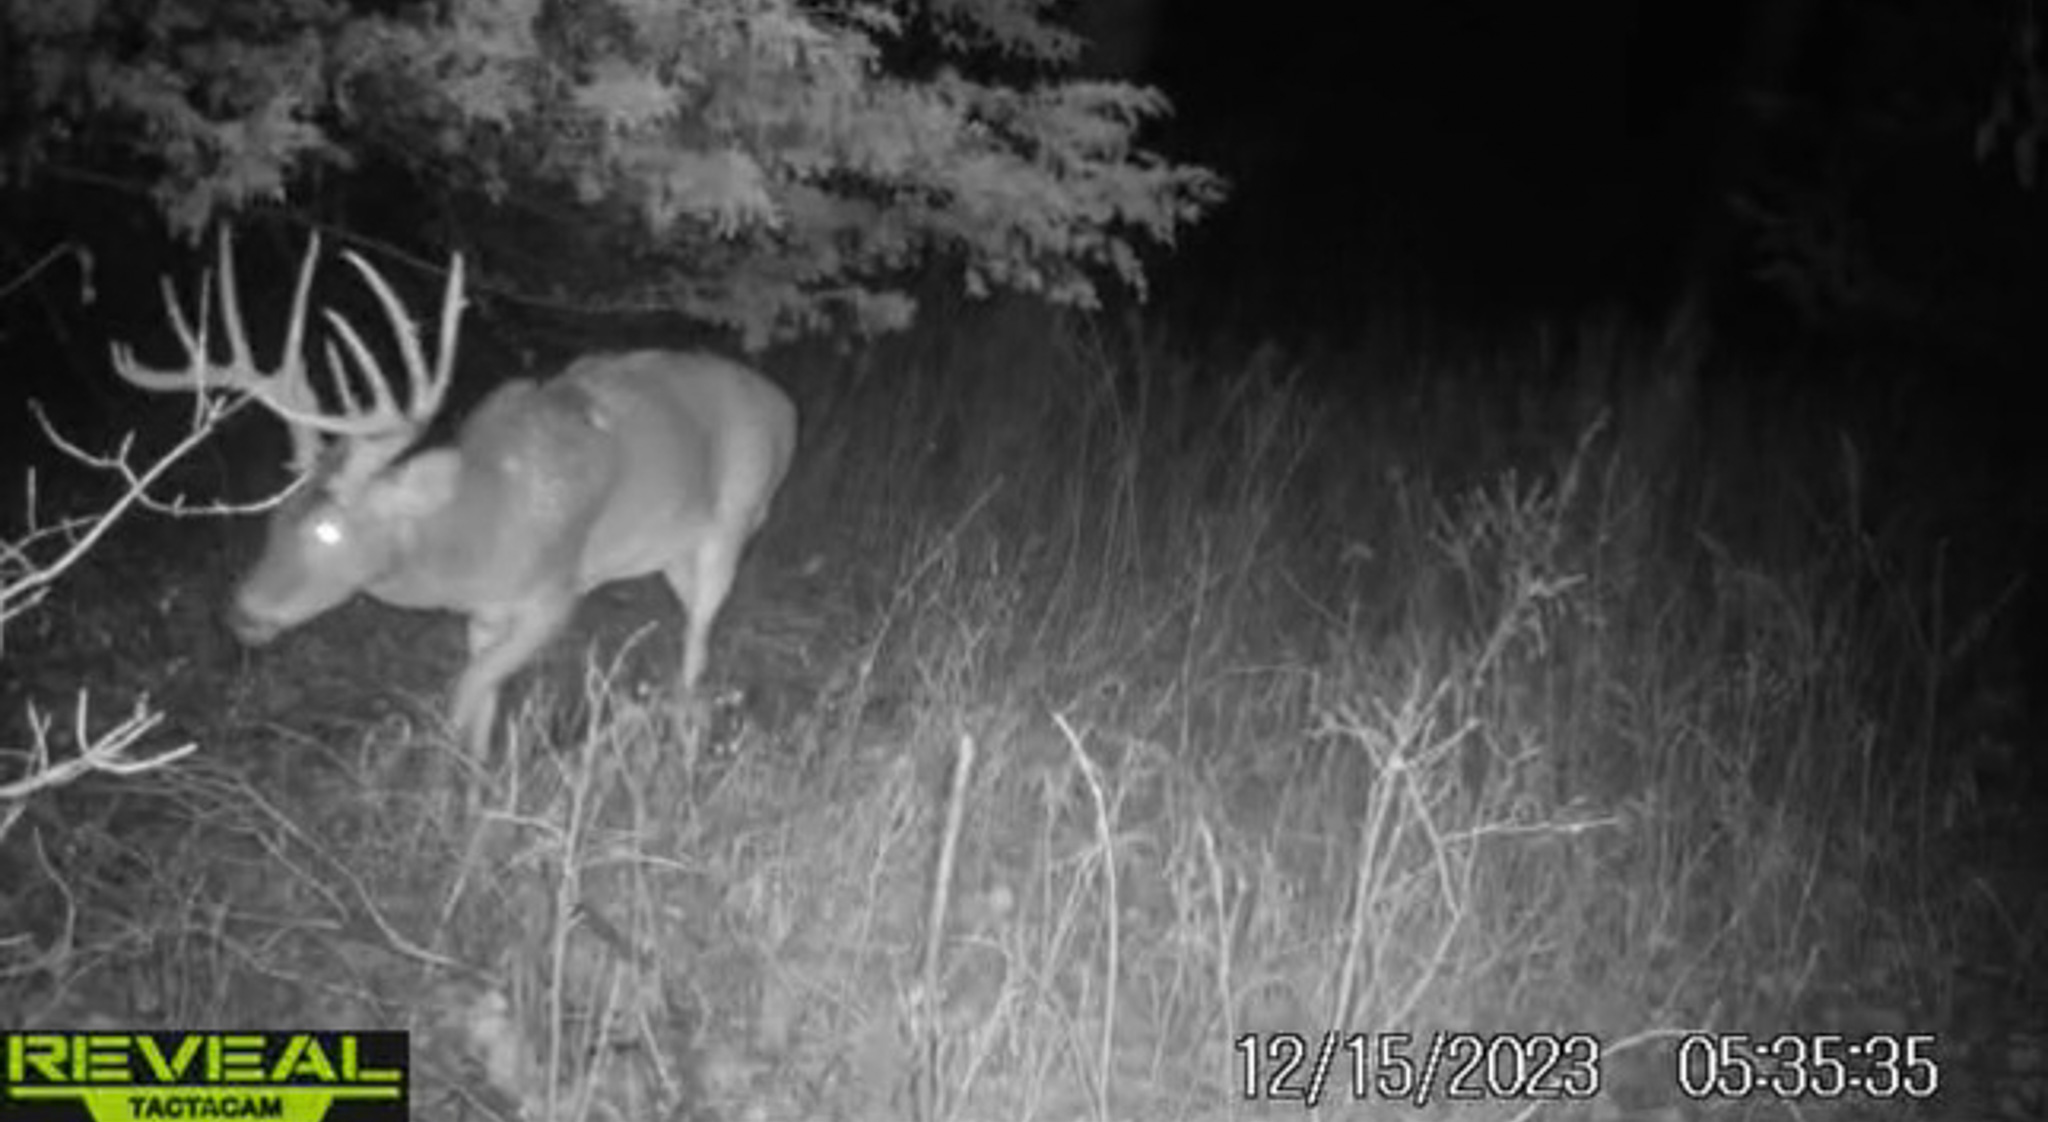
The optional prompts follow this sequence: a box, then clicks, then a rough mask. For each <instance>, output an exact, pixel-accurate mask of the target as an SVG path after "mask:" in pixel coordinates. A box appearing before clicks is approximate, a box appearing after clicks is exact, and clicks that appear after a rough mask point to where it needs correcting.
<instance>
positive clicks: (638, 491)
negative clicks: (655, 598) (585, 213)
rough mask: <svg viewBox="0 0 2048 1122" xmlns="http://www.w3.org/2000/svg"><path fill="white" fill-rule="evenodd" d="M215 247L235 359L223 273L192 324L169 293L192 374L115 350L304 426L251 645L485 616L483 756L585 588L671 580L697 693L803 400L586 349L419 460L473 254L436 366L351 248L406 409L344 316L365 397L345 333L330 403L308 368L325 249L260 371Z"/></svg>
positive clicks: (511, 388) (475, 738) (305, 267)
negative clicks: (344, 613)
mask: <svg viewBox="0 0 2048 1122" xmlns="http://www.w3.org/2000/svg"><path fill="white" fill-rule="evenodd" d="M219 245H220V260H219V266H218V274H219V277H220V280H221V293H222V294H221V319H222V321H223V323H224V324H225V326H226V328H227V335H228V338H227V345H228V354H229V360H228V362H227V364H226V365H220V364H217V363H216V362H215V361H214V358H213V352H212V348H211V346H210V345H209V339H208V330H209V328H210V326H211V323H212V314H211V311H212V309H211V303H212V301H211V295H210V293H211V286H212V281H213V276H212V275H211V274H208V275H207V276H205V277H204V278H203V279H202V281H201V284H200V294H199V313H198V317H197V327H195V326H194V324H193V321H192V320H188V319H187V318H186V316H185V313H184V311H183V309H182V308H181V307H180V305H179V302H178V299H177V296H176V294H175V292H174V291H173V289H172V286H171V283H170V281H169V280H168V279H165V280H164V281H163V282H162V288H163V296H164V306H165V307H166V309H168V312H169V318H170V321H171V327H172V329H173V330H174V331H175V332H176V333H177V336H178V340H179V342H180V343H181V344H182V345H183V347H184V350H185V355H186V366H185V368H184V369H182V370H176V369H158V368H152V367H147V366H143V365H142V364H140V363H139V362H137V361H136V358H135V354H134V352H133V351H132V350H131V349H130V348H128V347H127V346H125V345H122V344H118V343H117V344H115V345H114V346H113V348H112V356H113V366H114V370H115V372H116V373H117V374H119V375H120V377H121V378H122V379H123V380H124V381H126V382H128V383H129V384H131V385H134V386H137V387H139V388H141V389H144V390H149V391H153V392H173V391H176V392H187V393H199V394H209V393H221V394H229V395H235V396H237V397H239V398H243V399H247V400H253V401H255V402H257V403H258V404H260V405H262V406H263V407H264V408H265V409H267V410H268V411H269V412H271V413H272V414H274V415H276V416H277V417H278V418H279V419H280V420H282V421H283V422H284V423H285V425H286V426H287V428H288V429H289V430H290V433H291V441H292V449H293V455H292V467H293V469H294V470H295V471H296V472H297V474H298V480H299V482H298V484H297V486H296V487H295V489H293V490H292V491H291V492H290V493H289V494H288V495H287V497H286V498H285V499H284V500H283V502H282V503H281V504H280V505H279V506H278V507H277V509H276V510H275V511H273V512H272V514H271V519H270V524H269V528H268V533H267V538H266V542H265V545H264V548H263V553H262V556H261V557H260V558H259V559H258V560H257V562H256V564H255V566H254V567H253V568H252V569H250V570H249V572H248V573H247V574H246V575H245V576H244V577H243V578H242V580H241V582H240V584H239V585H238V586H237V588H236V590H235V594H234V602H233V605H232V608H231V609H230V611H229V613H228V623H229V626H230V628H231V629H232V630H233V631H234V633H235V634H236V636H237V637H239V638H240V639H241V640H242V641H243V642H245V643H248V644H250V645H260V644H263V643H266V642H268V641H269V640H271V639H273V638H275V637H276V636H277V635H278V634H280V633H281V632H283V631H285V630H288V629H290V628H293V627H296V626H298V625H299V624H302V623H305V622H307V621H309V620H311V619H313V618H315V617H317V616H319V615H321V614H322V613H324V612H326V611H327V610H328V609H330V608H333V607H335V606H336V605H338V604H341V603H342V602H344V601H346V600H348V599H349V598H350V597H352V596H354V595H355V594H356V593H359V592H361V593H367V594H369V595H370V596H372V597H375V598H376V599H378V600H382V601H384V602H385V603H387V604H392V605H396V606H398V607H402V608H438V609H443V610H447V611H453V612H458V613H461V614H462V615H465V616H467V617H469V662H468V665H467V666H466V667H464V669H463V671H462V675H461V677H460V678H459V679H458V680H457V682H456V685H455V693H454V698H453V703H452V705H451V708H450V719H451V723H452V724H453V726H454V727H455V729H456V730H457V732H458V733H459V734H460V735H461V736H463V737H464V739H465V740H466V742H467V744H468V746H469V750H470V753H471V755H472V757H473V758H475V759H478V760H481V759H483V758H484V755H485V752H486V750H487V748H488V746H489V743H490V737H491V731H492V726H493V723H494V720H495V718H496V715H497V709H498V693H499V688H500V687H501V686H502V685H503V683H504V682H505V680H506V679H507V678H508V677H510V676H511V675H512V674H513V673H515V672H516V671H518V670H519V668H520V667H522V666H523V665H525V664H526V662H527V661H528V660H529V659H531V658H532V657H533V655H534V654H535V652H537V651H538V650H539V649H540V648H541V646H542V645H544V644H545V643H546V642H547V641H548V640H549V639H550V638H552V637H553V636H554V635H555V634H556V633H557V632H558V631H560V630H561V628H562V626H563V624H564V623H565V622H566V621H567V620H568V618H569V615H570V613H571V612H572V611H573V610H574V608H575V606H576V603H577V602H578V600H579V599H581V597H582V596H583V594H585V593H586V592H589V591H590V590H591V589H594V588H596V587H598V586H599V585H603V584H608V583H610V582H613V581H618V580H624V579H627V578H630V577H637V576H642V575H646V574H651V573H657V572H658V573H660V574H661V575H662V576H663V577H664V578H666V579H667V581H668V586H669V587H670V588H671V589H673V590H674V591H675V595H676V598H677V599H678V600H680V601H681V602H682V606H683V609H684V612H685V613H686V617H687V623H686V629H685V632H684V637H683V665H682V671H681V676H680V677H681V681H680V683H679V700H682V701H685V702H687V700H688V699H689V698H691V697H692V696H693V695H694V693H695V691H696V689H697V687H698V684H699V681H700V680H701V679H702V677H703V675H704V670H705V663H706V661H707V659H708V649H709V643H710V636H711V626H712V624H713V622H714V621H716V620H717V618H718V611H719V608H720V607H721V606H723V605H724V603H725V600H726V596H727V594H728V593H729V592H730V591H731V590H732V585H733V576H734V573H735V571H736V570H737V568H738V566H739V561H740V555H741V552H742V550H743V549H744V547H745V546H746V543H747V539H748V538H750V537H751V536H752V535H753V534H754V532H755V531H756V530H757V529H759V528H760V526H761V523H762V520H763V519H765V518H766V517H767V515H768V508H769V503H770V501H771V500H772V499H773V498H774V496H775V492H776V489H777V488H778V487H779V486H780V485H781V483H782V479H783V476H784V475H785V474H786V473H787V471H788V470H789V463H790V458H791V457H792V456H793V455H794V454H795V451H796V407H795V406H794V405H792V404H791V403H790V400H789V397H788V396H787V395H786V394H784V393H783V392H782V390H780V389H779V388H777V387H776V386H775V384H774V383H773V382H770V381H769V380H768V379H767V378H765V377H763V376H762V375H760V374H759V373H756V372H755V371H753V370H751V369H748V368H747V367H745V366H742V365H740V364H738V363H735V362H731V361H728V360H726V359H723V358H719V357H716V356H713V355H708V354H697V353H680V352H671V351H652V350H649V351H632V352H626V353H619V354H603V355H590V356H586V357H584V358H580V359H577V360H576V361H575V362H573V363H571V364H570V365H569V367H568V369H567V370H565V371H563V372H562V373H561V374H560V375H558V376H557V377H555V378H553V379H551V380H549V381H547V382H544V383H536V382H533V381H527V380H521V381H513V382H508V383H506V384H505V385H503V386H500V387H499V388H498V389H496V390H495V391H493V392H492V393H491V394H490V395H489V396H488V397H486V398H485V399H484V401H483V402H482V404H480V405H479V406H478V407H477V408H476V410H475V412H474V413H473V414H472V415H471V416H470V417H469V418H468V419H467V421H465V422H464V424H463V425H462V426H461V429H460V431H459V433H458V435H457V437H456V440H455V443H454V446H453V447H436V448H427V449H424V450H420V449H416V448H415V447H414V446H415V444H416V443H417V442H418V440H419V438H420V435H421V433H422V431H423V429H424V428H425V427H426V425H427V423H428V422H429V421H430V420H431V419H432V418H433V417H434V415H435V414H436V412H437V411H438V410H439V409H440V406H441V402H442V399H443V397H444V396H445V395H446V393H447V391H448V384H449V381H450V379H451V377H452V376H453V372H454V367H455V344H456V333H457V328H458V325H459V322H460V320H461V317H462V309H463V267H462V258H461V256H460V255H457V256H455V257H454V259H453V261H452V263H451V266H450V268H449V274H448V286H447V292H446V294H445V295H444V296H443V298H442V302H441V323H440V340H439V347H438V353H437V354H436V355H435V357H434V361H433V363H432V367H431V369H430V368H429V364H428V361H427V356H426V355H425V353H424V352H423V351H422V349H421V343H420V338H419V331H418V329H417V327H416V326H415V325H414V323H413V321H412V319H411V317H410V316H408V315H407V314H406V311H405V308H404V306H403V305H402V304H401V303H400V301H399V299H398V297H397V296H396V295H395V294H394V293H393V292H392V290H391V286H390V285H389V284H387V283H386V282H385V280H384V278H383V277H382V276H380V275H379V274H378V273H377V270H376V269H375V268H374V267H373V266H372V265H371V264H370V263H369V262H368V261H365V260H364V259H363V258H361V257H359V256H357V255H356V254H355V253H352V252H345V253H344V254H343V257H344V259H345V260H347V261H348V263H349V264H350V265H351V266H353V267H354V269H355V271H356V272H357V273H358V274H359V275H360V276H361V278H362V281H363V283H364V284H365V285H366V286H367V287H368V288H369V290H370V291H371V293H372V294H374V295H375V297H376V298H377V302H378V303H379V304H380V305H382V307H383V310H384V313H385V315H386V317H387V318H388V319H389V320H390V322H391V329H392V333H393V334H394V335H395V336H396V342H397V350H398V354H399V357H400V359H401V360H402V361H403V363H404V366H405V375H406V385H405V391H406V392H405V394H404V400H403V401H401V400H400V399H399V395H398V394H397V393H396V392H395V389H396V387H395V386H394V385H393V383H392V382H391V381H390V380H388V379H386V378H385V377H384V373H383V370H382V369H381V368H380V367H379V366H378V364H377V361H376V359H375V358H374V357H373V355H372V354H371V352H370V350H369V348H368V347H367V346H365V345H364V343H363V339H362V336H361V335H360V334H358V333H357V331H356V330H355V328H354V327H353V326H352V325H351V324H350V322H349V321H348V319H347V318H345V317H344V316H342V315H341V314H339V313H337V312H335V311H333V310H331V309H324V310H323V315H324V316H325V317H326V319H327V322H328V323H329V325H330V326H331V328H332V333H333V336H334V337H335V338H339V339H340V341H341V343H342V346H343V347H344V348H345V349H346V350H347V352H348V356H349V357H350V358H351V359H352V360H353V361H354V363H355V365H356V367H357V368H358V370H359V371H360V373H361V374H362V379H361V385H362V387H363V389H358V388H357V387H356V385H354V384H353V382H352V380H351V379H350V377H349V376H348V372H347V370H346V369H345V367H344V364H343V363H342V361H341V360H340V358H339V357H338V356H337V354H336V351H335V346H334V343H333V341H332V339H330V340H329V341H328V342H327V343H326V346H325V350H324V354H325V361H326V367H327V382H328V386H329V389H330V391H331V393H330V397H331V398H332V399H333V400H334V402H335V404H334V405H332V406H328V405H323V403H322V401H321V399H320V396H319V394H318V393H317V392H316V391H315V389H314V387H313V384H312V382H311V380H310V379H309V378H308V377H307V374H306V362H305V358H304V355H303V354H302V353H301V345H302V342H303V337H304V332H305V326H306V322H305V321H306V297H307V293H308V291H309V290H310V289H311V287H312V280H313V273H314V268H315V265H316V263H317V261H318V259H319V255H320V242H319V238H318V237H317V236H316V237H315V238H314V239H313V240H312V242H311V243H310V244H309V245H308V246H307V248H306V256H305V260H304V261H303V262H302V263H301V264H300V266H299V277H298V287H297V288H296V290H295V291H294V294H293V297H292V305H291V318H290V320H289V321H288V324H287V326H286V330H285V343H284V351H283V354H282V355H281V357H280V358H279V360H278V363H277V366H276V368H275V369H273V370H269V371H263V370H259V369H258V368H257V366H256V364H255V360H254V359H253V358H252V355H251V351H250V347H249V340H248V336H247V334H246V332H245V331H244V329H243V325H242V312H241V307H240V304H239V301H238V299H237V297H236V291H235V289H236V285H235V272H234V269H235V263H234V250H233V246H232V241H231V239H230V237H229V235H227V234H226V233H223V234H222V235H221V238H220V243H219ZM365 390H366V391H367V392H364V391H365Z"/></svg>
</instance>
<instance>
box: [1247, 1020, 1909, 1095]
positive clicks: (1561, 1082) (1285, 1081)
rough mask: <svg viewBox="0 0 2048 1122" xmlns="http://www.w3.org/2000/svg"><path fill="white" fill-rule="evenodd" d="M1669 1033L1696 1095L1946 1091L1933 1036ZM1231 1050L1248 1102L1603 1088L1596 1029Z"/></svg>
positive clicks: (1261, 1038)
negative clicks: (1589, 1031) (1582, 1031)
mask: <svg viewBox="0 0 2048 1122" xmlns="http://www.w3.org/2000/svg"><path fill="white" fill-rule="evenodd" d="M1671 1039H1672V1040H1673V1041H1675V1043H1676V1048H1675V1049H1674V1050H1673V1051H1672V1053H1671V1054H1670V1056H1669V1061H1668V1062H1669V1064H1670V1077H1671V1081H1672V1086H1673V1087H1674V1088H1675V1089H1676V1090H1677V1091H1678V1093H1679V1094H1680V1095H1683V1096H1684V1097H1686V1098H1689V1099H1695V1100H1701V1101H1706V1100H1715V1099H1720V1100H1735V1099H1746V1098H1769V1099H1777V1100H1786V1101H1790V1100H1799V1101H1820V1100H1828V1099H1850V1098H1864V1099H1872V1100H1894V1099H1897V1100H1908V1101H1910V1100H1916V1099H1930V1098H1933V1097H1934V1096H1935V1095H1936V1094H1937V1093H1938V1092H1939V1091H1940V1088H1941V1065H1940V1061H1939V1058H1938V1056H1937V1055H1936V1042H1935V1036H1934V1034H1933V1033H1869V1034H1861V1035H1854V1034H1842V1033H1818V1032H1816V1033H1782V1034H1779V1035H1777V1036H1749V1035H1745V1034H1742V1033H1721V1032H1688V1033H1676V1034H1673V1036H1672V1037H1671ZM1231 1052H1232V1056H1233V1060H1234V1063H1235V1065H1236V1068H1237V1070H1236V1072H1235V1073H1234V1074H1235V1075H1236V1076H1237V1091H1238V1093H1239V1094H1241V1095H1242V1096H1243V1097H1244V1098H1245V1099H1247V1100H1252V1101H1274V1102H1295V1103H1300V1104H1302V1105H1304V1106H1309V1107H1314V1106H1319V1105H1321V1104H1323V1103H1325V1102H1342V1101H1350V1102H1363V1101H1368V1100H1370V1101H1380V1102H1406V1103H1409V1104H1412V1105H1414V1106H1418V1107H1420V1106H1427V1105H1429V1103H1431V1102H1432V1101H1435V1100H1437V1099H1447V1100H1454V1101H1455V1100H1461V1099H1462V1100H1472V1099H1515V1100H1525V1101H1538V1100H1545V1099H1554V1100H1573V1099H1590V1098H1594V1097H1596V1096H1598V1095H1599V1094H1600V1093H1601V1090H1602V1086H1601V1070H1600V1068H1601V1061H1602V1053H1603V1047H1602V1041H1601V1039H1600V1038H1599V1037H1597V1036H1594V1035H1592V1034H1590V1033H1575V1034H1569V1035H1567V1034H1562V1033H1474V1032H1439V1033H1431V1034H1415V1033H1405V1032H1354V1033H1344V1032H1323V1033H1295V1032H1271V1033H1245V1034H1244V1035H1242V1036H1239V1037H1238V1038H1237V1039H1236V1040H1235V1041H1233V1042H1232V1046H1231ZM1631 1066H1632V1069H1634V1065H1631ZM1634 1070H1640V1069H1634Z"/></svg>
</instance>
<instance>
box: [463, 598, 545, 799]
mask: <svg viewBox="0 0 2048 1122" xmlns="http://www.w3.org/2000/svg"><path fill="white" fill-rule="evenodd" d="M575 603H576V601H575V598H574V597H571V596H551V597H546V598H543V599H541V600H538V601H535V602H531V603H528V604H524V605H521V606H520V607H518V608H516V609H514V610H512V611H510V612H506V613H503V614H496V615H478V616H472V617H471V618H470V621H469V665H468V666H466V667H464V668H463V671H462V677H461V678H459V679H458V680H457V681H456V683H455V703H454V705H453V706H452V707H451V710H450V719H451V721H452V723H453V724H454V725H455V729H456V731H457V732H458V733H460V734H461V735H462V736H463V738H464V741H465V743H466V746H467V747H468V749H469V755H470V759H471V760H472V761H473V762H476V763H482V762H483V761H484V760H485V759H487V758H489V754H490V747H491V728H492V726H493V725H494V724H495V723H496V721H497V716H498V689H499V687H501V686H503V685H504V684H505V679H507V678H510V677H511V676H512V675H513V674H514V673H516V672H517V671H518V670H519V668H520V667H522V666H524V665H526V663H527V661H528V660H530V659H531V658H533V655H534V652H536V651H538V650H540V649H541V647H543V646H545V645H546V644H547V641H548V640H549V639H552V638H554V636H555V633H556V632H557V631H559V630H561V628H562V624H563V623H564V622H565V621H567V620H568V618H569V613H570V611H571V609H573V608H574V607H575Z"/></svg>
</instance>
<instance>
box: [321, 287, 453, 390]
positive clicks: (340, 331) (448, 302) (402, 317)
mask: <svg viewBox="0 0 2048 1122" xmlns="http://www.w3.org/2000/svg"><path fill="white" fill-rule="evenodd" d="M342 256H343V257H345V258H346V259H347V260H348V263H349V265H351V266H352V267H353V268H354V269H355V270H356V272H357V273H359V274H360V275H361V276H362V278H363V283H364V284H365V285H367V286H368V287H369V289H370V291H371V292H373V293H375V294H376V296H377V302H378V303H379V304H382V305H383V307H384V315H385V318H387V319H389V320H390V321H391V331H392V334H393V335H394V336H396V337H397V343H398V354H399V359H400V360H401V361H402V362H403V363H404V364H405V378H406V399H407V400H406V405H405V407H404V408H403V409H402V410H398V411H399V413H400V415H401V416H403V417H404V419H405V420H406V421H407V422H408V423H409V424H411V425H413V426H420V425H424V424H426V423H427V422H428V421H430V420H432V419H433V417H434V414H435V413H437V412H439V411H440V408H441V402H442V399H443V398H445V397H446V396H447V393H448V386H449V384H450V383H451V382H452V381H453V378H454V370H455V339H456V335H457V328H458V326H459V324H460V321H461V318H462V305H463V298H462V286H463V270H462V255H461V254H456V255H455V258H454V261H453V263H452V265H451V266H450V268H449V274H448V288H447V292H446V294H445V295H444V296H443V297H442V301H441V335H440V349H439V353H438V354H436V355H435V362H434V366H433V369H431V370H429V369H428V367H427V360H426V355H425V354H424V353H423V352H422V351H421V350H420V336H419V327H418V325H417V324H415V323H414V322H413V318H412V316H411V314H410V313H408V312H407V311H406V310H405V305H403V304H402V303H400V302H399V299H398V296H397V294H396V293H394V292H392V290H391V285H390V284H389V283H388V282H386V281H385V279H384V277H383V275H382V274H381V273H379V272H378V271H377V269H376V267H375V266H373V265H371V264H370V263H369V262H368V261H367V260H365V259H364V258H363V257H362V256H360V255H359V254H357V253H355V252H353V251H350V252H347V253H344V254H343V255H342ZM327 318H328V321H329V323H331V324H332V325H333V327H334V330H335V334H337V335H339V336H340V337H341V340H342V342H343V344H345V345H346V346H347V347H348V350H349V354H350V355H351V356H352V357H354V358H355V360H356V362H357V364H358V365H359V366H361V367H362V368H363V370H364V372H365V373H366V374H368V375H370V376H371V387H370V391H371V393H372V394H373V395H374V396H375V397H376V402H375V405H376V406H377V407H380V408H391V409H394V410H397V406H396V403H395V402H393V400H392V394H391V388H390V385H389V383H388V382H387V381H385V379H384V377H383V371H382V369H381V368H380V367H379V366H378V365H377V364H376V362H375V360H373V359H372V358H371V356H370V353H369V350H368V348H366V347H364V346H363V343H362V338H361V336H360V335H358V334H357V333H356V331H355V329H354V327H353V326H352V325H350V323H349V322H348V320H347V319H346V318H345V317H343V316H342V315H340V314H339V313H336V312H333V311H329V312H328V313H327Z"/></svg>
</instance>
